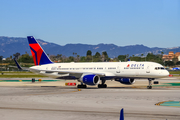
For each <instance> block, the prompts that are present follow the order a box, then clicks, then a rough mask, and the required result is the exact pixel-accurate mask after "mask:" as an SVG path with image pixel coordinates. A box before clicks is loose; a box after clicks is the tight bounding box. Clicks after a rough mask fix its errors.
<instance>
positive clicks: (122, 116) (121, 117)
mask: <svg viewBox="0 0 180 120" xmlns="http://www.w3.org/2000/svg"><path fill="white" fill-rule="evenodd" d="M119 120H124V110H123V108H122V109H121V111H120V119H119Z"/></svg>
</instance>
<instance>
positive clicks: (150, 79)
mask: <svg viewBox="0 0 180 120" xmlns="http://www.w3.org/2000/svg"><path fill="white" fill-rule="evenodd" d="M148 80H149V86H147V89H152V80H154V78H148Z"/></svg>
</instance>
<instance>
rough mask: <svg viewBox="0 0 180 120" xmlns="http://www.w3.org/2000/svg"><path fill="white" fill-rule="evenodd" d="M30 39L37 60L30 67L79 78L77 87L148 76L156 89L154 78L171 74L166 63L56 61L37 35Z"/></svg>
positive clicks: (52, 74) (65, 76) (125, 81)
mask: <svg viewBox="0 0 180 120" xmlns="http://www.w3.org/2000/svg"><path fill="white" fill-rule="evenodd" d="M27 39H28V42H29V46H30V50H31V53H32V56H33V60H34V64H35V66H32V67H30V68H29V69H30V71H32V72H35V73H39V74H41V75H45V76H48V77H52V78H56V79H65V80H67V79H70V80H77V81H79V82H81V84H79V85H77V88H86V87H87V85H92V86H93V85H98V88H106V87H107V85H106V84H105V82H106V80H115V81H117V82H120V83H122V84H126V85H130V84H133V83H134V82H135V79H148V81H149V85H148V86H147V89H152V81H153V80H155V79H156V78H161V77H166V76H168V75H169V72H168V71H167V70H166V69H165V68H164V67H163V66H162V65H160V64H158V63H155V62H136V61H128V62H82V63H81V62H79V63H75V62H71V63H53V62H52V61H51V60H50V59H49V57H48V56H47V54H46V53H45V52H44V50H43V49H42V47H41V46H40V44H39V43H38V42H37V41H36V39H35V38H34V37H33V36H27ZM100 81H101V84H99V83H100Z"/></svg>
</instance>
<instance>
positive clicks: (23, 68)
mask: <svg viewBox="0 0 180 120" xmlns="http://www.w3.org/2000/svg"><path fill="white" fill-rule="evenodd" d="M14 62H15V63H16V66H17V68H18V69H19V70H20V71H29V68H26V67H21V66H20V65H19V63H18V62H17V60H16V59H15V58H14Z"/></svg>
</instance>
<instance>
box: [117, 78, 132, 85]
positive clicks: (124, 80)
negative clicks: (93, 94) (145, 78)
mask: <svg viewBox="0 0 180 120" xmlns="http://www.w3.org/2000/svg"><path fill="white" fill-rule="evenodd" d="M115 81H118V82H120V83H122V84H125V85H131V84H133V83H134V82H135V80H134V79H129V78H116V79H115Z"/></svg>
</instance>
